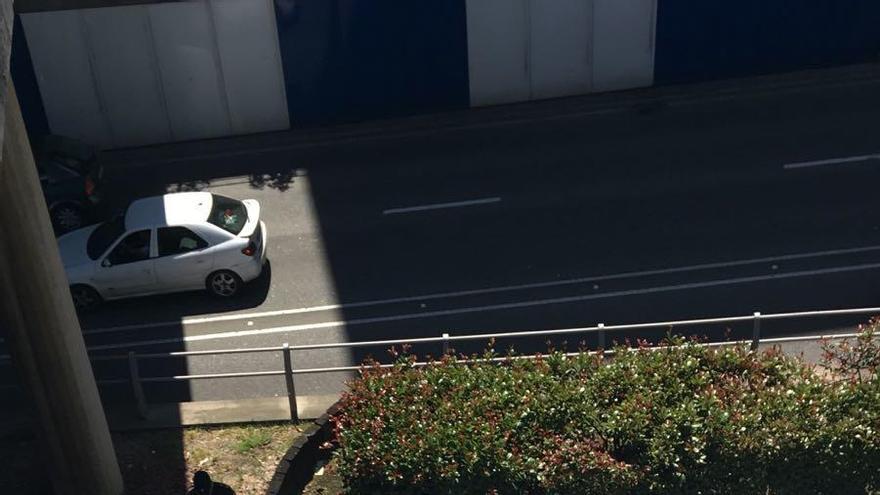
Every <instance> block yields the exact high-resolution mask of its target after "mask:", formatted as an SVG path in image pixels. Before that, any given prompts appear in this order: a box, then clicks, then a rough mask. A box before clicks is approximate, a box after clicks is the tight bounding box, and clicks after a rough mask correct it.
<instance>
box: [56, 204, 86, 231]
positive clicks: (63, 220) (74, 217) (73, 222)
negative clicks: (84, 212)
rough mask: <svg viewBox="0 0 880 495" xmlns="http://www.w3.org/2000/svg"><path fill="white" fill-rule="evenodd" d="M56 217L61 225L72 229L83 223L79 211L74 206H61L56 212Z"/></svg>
mask: <svg viewBox="0 0 880 495" xmlns="http://www.w3.org/2000/svg"><path fill="white" fill-rule="evenodd" d="M55 219H56V221H57V223H58V226H59V227H62V228H65V229H68V230H71V229H75V228H77V227H79V226H80V224H82V219H81V218H80V216H79V212H78V211H76V210H75V209H73V208H61V209H60V210H58V211H57V212H56V213H55Z"/></svg>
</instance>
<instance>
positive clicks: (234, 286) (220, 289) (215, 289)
mask: <svg viewBox="0 0 880 495" xmlns="http://www.w3.org/2000/svg"><path fill="white" fill-rule="evenodd" d="M206 285H207V286H208V292H210V293H211V294H213V295H215V296H217V297H232V296H234V295H236V294H238V293H239V291H241V286H242V285H243V282H242V281H241V277H239V276H238V275H237V274H235V272H231V271H229V270H220V271H218V272H214V273H212V274H211V275H209V276H208V281H207V284H206Z"/></svg>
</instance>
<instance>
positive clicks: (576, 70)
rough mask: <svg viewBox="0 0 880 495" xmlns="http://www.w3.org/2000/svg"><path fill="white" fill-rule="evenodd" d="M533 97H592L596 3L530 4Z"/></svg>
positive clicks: (548, 0) (546, 0) (543, 0)
mask: <svg viewBox="0 0 880 495" xmlns="http://www.w3.org/2000/svg"><path fill="white" fill-rule="evenodd" d="M530 2H531V5H530V9H529V10H530V22H529V24H530V28H531V29H530V31H531V42H530V46H531V50H530V53H531V55H530V57H529V58H530V60H531V63H530V65H531V74H532V97H533V98H553V97H557V96H568V95H576V94H583V93H589V92H590V90H591V86H592V69H591V65H592V46H591V44H592V37H591V31H592V18H591V17H592V5H591V4H592V0H530Z"/></svg>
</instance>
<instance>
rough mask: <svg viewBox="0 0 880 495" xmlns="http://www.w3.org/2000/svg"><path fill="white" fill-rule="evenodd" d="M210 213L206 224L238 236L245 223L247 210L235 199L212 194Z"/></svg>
mask: <svg viewBox="0 0 880 495" xmlns="http://www.w3.org/2000/svg"><path fill="white" fill-rule="evenodd" d="M211 196H212V197H213V202H212V204H211V213H210V214H208V222H210V223H212V224H214V225H216V226H218V227H220V228H221V229H223V230H225V231H227V232H229V233H231V234H234V235H238V234H239V232H241V229H243V228H244V224H246V223H247V220H248V216H247V208H245V206H244V203H242V202H241V201H239V200H237V199H232V198H227V197H226V196H220V195H219V194H212V195H211Z"/></svg>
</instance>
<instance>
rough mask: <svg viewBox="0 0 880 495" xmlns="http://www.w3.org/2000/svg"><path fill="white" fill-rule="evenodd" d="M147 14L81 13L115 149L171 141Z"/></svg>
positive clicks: (134, 10) (117, 10) (140, 10)
mask: <svg viewBox="0 0 880 495" xmlns="http://www.w3.org/2000/svg"><path fill="white" fill-rule="evenodd" d="M146 9H147V7H145V6H134V7H112V8H100V9H85V10H82V11H81V12H82V19H83V22H84V23H85V30H86V42H87V44H88V46H89V49H90V51H91V54H92V64H93V67H94V73H95V79H96V80H97V86H98V93H99V94H100V95H101V101H102V103H103V104H104V105H105V110H106V112H107V117H108V119H109V121H110V125H111V126H112V128H113V135H114V141H115V144H116V145H117V146H135V145H140V144H146V143H151V142H157V141H168V140H170V139H171V132H170V128H169V124H168V118H167V115H166V108H165V102H164V99H163V98H162V94H161V84H160V82H159V74H158V71H157V69H158V68H157V65H156V60H155V51H154V50H153V40H152V35H151V33H150V28H149V23H148V18H147V15H146Z"/></svg>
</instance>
